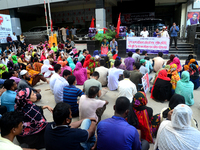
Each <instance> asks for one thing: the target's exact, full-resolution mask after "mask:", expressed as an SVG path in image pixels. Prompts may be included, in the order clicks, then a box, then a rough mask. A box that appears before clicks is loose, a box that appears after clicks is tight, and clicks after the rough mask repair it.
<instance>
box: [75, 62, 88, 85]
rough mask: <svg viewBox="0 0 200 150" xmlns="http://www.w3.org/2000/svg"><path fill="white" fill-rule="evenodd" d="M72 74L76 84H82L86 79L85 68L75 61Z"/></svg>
mask: <svg viewBox="0 0 200 150" xmlns="http://www.w3.org/2000/svg"><path fill="white" fill-rule="evenodd" d="M74 76H75V77H76V81H77V85H83V84H84V82H85V81H86V80H87V69H86V68H83V66H82V64H81V63H80V62H77V64H76V67H75V69H74Z"/></svg>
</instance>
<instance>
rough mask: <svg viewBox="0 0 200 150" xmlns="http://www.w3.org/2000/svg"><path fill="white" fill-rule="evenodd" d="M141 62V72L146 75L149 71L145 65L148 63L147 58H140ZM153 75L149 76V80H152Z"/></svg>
mask: <svg viewBox="0 0 200 150" xmlns="http://www.w3.org/2000/svg"><path fill="white" fill-rule="evenodd" d="M140 64H141V66H140V69H139V70H140V73H141V74H142V75H143V76H144V75H145V74H146V73H148V69H147V68H146V67H145V65H146V60H145V59H141V60H140ZM152 78H153V77H152V76H149V81H151V80H152Z"/></svg>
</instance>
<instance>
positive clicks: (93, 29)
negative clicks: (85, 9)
mask: <svg viewBox="0 0 200 150" xmlns="http://www.w3.org/2000/svg"><path fill="white" fill-rule="evenodd" d="M96 32H97V31H96V28H89V31H88V36H89V37H93V36H95V35H96Z"/></svg>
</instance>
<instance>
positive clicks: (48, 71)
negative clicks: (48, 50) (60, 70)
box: [41, 59, 55, 78]
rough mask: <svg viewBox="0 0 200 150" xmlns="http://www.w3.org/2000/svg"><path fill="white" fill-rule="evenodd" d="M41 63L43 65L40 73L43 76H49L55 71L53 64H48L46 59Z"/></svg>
mask: <svg viewBox="0 0 200 150" xmlns="http://www.w3.org/2000/svg"><path fill="white" fill-rule="evenodd" d="M43 64H44V65H43V66H42V68H41V73H42V74H43V75H44V77H45V78H49V77H51V75H52V74H54V73H55V71H54V68H53V66H52V65H50V63H49V60H48V59H46V60H44V61H43Z"/></svg>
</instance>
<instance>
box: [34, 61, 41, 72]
mask: <svg viewBox="0 0 200 150" xmlns="http://www.w3.org/2000/svg"><path fill="white" fill-rule="evenodd" d="M42 66H43V64H42V63H40V62H39V60H38V57H35V58H34V63H33V68H34V70H35V71H38V72H41V68H42Z"/></svg>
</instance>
